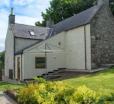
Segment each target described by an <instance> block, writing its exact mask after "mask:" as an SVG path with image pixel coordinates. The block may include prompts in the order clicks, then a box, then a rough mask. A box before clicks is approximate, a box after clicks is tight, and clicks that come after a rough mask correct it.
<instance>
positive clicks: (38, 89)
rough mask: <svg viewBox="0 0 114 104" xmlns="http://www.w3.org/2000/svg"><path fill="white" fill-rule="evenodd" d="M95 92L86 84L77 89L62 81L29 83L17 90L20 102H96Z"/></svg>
mask: <svg viewBox="0 0 114 104" xmlns="http://www.w3.org/2000/svg"><path fill="white" fill-rule="evenodd" d="M98 100H99V97H97V93H96V92H95V91H93V90H90V89H89V88H87V87H86V86H81V87H79V88H77V89H75V88H72V87H69V86H68V85H67V84H65V83H63V82H47V83H40V84H30V85H29V86H27V87H25V88H22V89H20V90H19V92H18V101H19V103H21V104H96V103H97V102H98Z"/></svg>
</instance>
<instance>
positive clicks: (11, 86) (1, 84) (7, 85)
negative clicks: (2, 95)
mask: <svg viewBox="0 0 114 104" xmlns="http://www.w3.org/2000/svg"><path fill="white" fill-rule="evenodd" d="M22 86H23V85H22V84H11V83H6V82H0V91H5V90H12V89H18V88H21V87H22Z"/></svg>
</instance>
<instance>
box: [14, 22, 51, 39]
mask: <svg viewBox="0 0 114 104" xmlns="http://www.w3.org/2000/svg"><path fill="white" fill-rule="evenodd" d="M12 26H13V28H12V29H13V33H14V35H15V37H18V38H27V39H45V38H46V36H47V35H48V32H49V30H50V29H49V28H46V27H38V26H30V25H23V24H18V23H15V24H12ZM30 31H33V32H34V34H35V35H34V36H33V35H31V34H30Z"/></svg>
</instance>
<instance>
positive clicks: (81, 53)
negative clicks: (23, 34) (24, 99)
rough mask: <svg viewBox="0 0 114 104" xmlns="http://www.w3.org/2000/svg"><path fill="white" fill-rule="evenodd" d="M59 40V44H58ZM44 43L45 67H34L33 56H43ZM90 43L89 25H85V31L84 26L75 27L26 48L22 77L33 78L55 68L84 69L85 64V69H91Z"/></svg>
mask: <svg viewBox="0 0 114 104" xmlns="http://www.w3.org/2000/svg"><path fill="white" fill-rule="evenodd" d="M84 34H85V35H84ZM85 36H86V37H85ZM85 40H86V41H85ZM59 42H60V43H61V45H59V44H58V43H59ZM85 42H86V49H85ZM45 44H46V50H47V54H46V56H47V68H46V69H35V57H41V56H42V57H44V56H45ZM90 44H91V41H90V25H86V26H85V32H84V26H82V27H79V28H75V29H72V30H70V31H66V32H62V33H59V34H57V35H56V36H54V37H52V38H50V39H48V40H46V41H43V42H41V43H39V44H37V45H34V46H33V47H31V48H29V49H26V50H25V51H24V54H23V71H24V72H23V73H24V76H23V78H24V79H27V78H33V77H35V76H38V75H41V74H43V73H46V72H49V71H53V70H57V69H58V68H68V69H75V70H77V69H80V70H85V64H86V65H87V70H91V48H90V47H91V46H90ZM85 51H86V63H85Z"/></svg>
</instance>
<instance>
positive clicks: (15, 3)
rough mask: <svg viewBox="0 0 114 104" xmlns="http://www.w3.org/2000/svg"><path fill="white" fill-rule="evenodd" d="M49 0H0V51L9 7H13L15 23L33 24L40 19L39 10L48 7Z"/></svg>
mask: <svg viewBox="0 0 114 104" xmlns="http://www.w3.org/2000/svg"><path fill="white" fill-rule="evenodd" d="M49 1H50V0H0V51H3V50H4V49H5V37H6V33H7V27H8V16H9V13H10V9H11V8H12V7H13V8H14V14H15V15H16V23H21V24H27V25H34V24H35V22H36V21H41V20H42V17H41V12H45V9H46V8H48V7H49Z"/></svg>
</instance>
